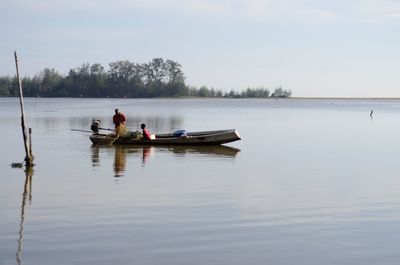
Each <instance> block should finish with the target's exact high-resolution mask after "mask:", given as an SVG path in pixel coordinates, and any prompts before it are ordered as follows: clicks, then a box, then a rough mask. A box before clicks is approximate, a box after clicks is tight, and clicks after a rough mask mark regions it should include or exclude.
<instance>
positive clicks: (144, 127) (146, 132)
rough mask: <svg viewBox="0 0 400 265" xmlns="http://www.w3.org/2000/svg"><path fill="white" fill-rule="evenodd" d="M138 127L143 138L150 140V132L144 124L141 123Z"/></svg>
mask: <svg viewBox="0 0 400 265" xmlns="http://www.w3.org/2000/svg"><path fill="white" fill-rule="evenodd" d="M140 128H142V130H143V139H144V140H151V134H150V132H149V131H148V130H147V129H146V124H144V123H142V124H141V125H140Z"/></svg>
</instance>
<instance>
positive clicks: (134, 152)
mask: <svg viewBox="0 0 400 265" xmlns="http://www.w3.org/2000/svg"><path fill="white" fill-rule="evenodd" d="M91 150H92V166H93V167H98V166H100V160H101V159H100V156H101V154H103V153H105V154H110V153H114V163H113V169H114V176H115V177H123V176H124V174H125V170H126V164H127V157H138V158H139V159H140V161H141V164H142V166H145V165H146V163H148V162H149V161H150V160H151V157H152V156H154V155H155V154H156V153H172V154H173V155H174V156H179V157H181V156H187V155H193V156H196V155H197V156H199V155H201V156H203V155H204V156H207V157H211V158H212V157H223V158H235V157H236V155H237V154H238V153H239V152H240V150H239V149H237V148H233V147H229V146H223V145H216V146H214V145H209V146H185V145H167V146H149V145H143V146H140V145H129V146H127V145H93V146H92V147H91Z"/></svg>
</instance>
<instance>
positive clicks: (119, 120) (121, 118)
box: [113, 109, 126, 128]
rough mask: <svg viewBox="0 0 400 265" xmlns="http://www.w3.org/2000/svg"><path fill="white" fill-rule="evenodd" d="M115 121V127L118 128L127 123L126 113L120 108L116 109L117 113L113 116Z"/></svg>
mask: <svg viewBox="0 0 400 265" xmlns="http://www.w3.org/2000/svg"><path fill="white" fill-rule="evenodd" d="M113 122H114V125H115V128H117V127H118V126H120V125H121V124H123V125H125V123H126V117H125V115H124V114H123V113H122V112H120V111H119V110H118V109H115V114H114V116H113Z"/></svg>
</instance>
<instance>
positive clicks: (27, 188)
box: [16, 167, 33, 265]
mask: <svg viewBox="0 0 400 265" xmlns="http://www.w3.org/2000/svg"><path fill="white" fill-rule="evenodd" d="M32 176H33V168H32V167H27V168H26V169H25V184H24V191H23V193H22V203H21V219H20V223H19V232H18V235H19V237H18V240H17V243H18V246H17V253H16V261H17V264H18V265H21V263H22V250H23V238H24V221H25V207H26V204H27V202H28V203H29V204H31V203H32Z"/></svg>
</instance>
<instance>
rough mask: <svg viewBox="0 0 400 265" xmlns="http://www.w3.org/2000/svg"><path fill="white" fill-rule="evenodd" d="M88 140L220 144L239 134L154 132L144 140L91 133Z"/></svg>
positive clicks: (163, 143)
mask: <svg viewBox="0 0 400 265" xmlns="http://www.w3.org/2000/svg"><path fill="white" fill-rule="evenodd" d="M89 138H90V140H91V141H92V143H93V144H95V145H97V144H124V145H221V144H226V143H230V142H234V141H238V140H240V139H241V138H240V135H239V133H238V132H237V131H236V130H235V129H229V130H218V131H204V132H188V133H185V135H182V136H176V135H175V134H174V133H167V134H156V135H155V139H152V140H144V139H140V138H137V137H131V136H119V137H116V136H115V134H100V133H98V134H92V135H91V136H90V137H89Z"/></svg>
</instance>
